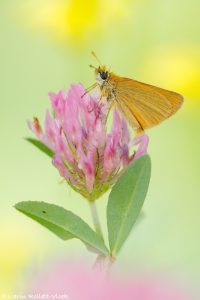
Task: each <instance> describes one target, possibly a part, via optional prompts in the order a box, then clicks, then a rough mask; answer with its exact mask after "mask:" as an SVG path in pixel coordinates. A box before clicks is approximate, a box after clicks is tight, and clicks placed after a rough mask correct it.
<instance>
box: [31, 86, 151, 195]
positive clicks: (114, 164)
mask: <svg viewBox="0 0 200 300" xmlns="http://www.w3.org/2000/svg"><path fill="white" fill-rule="evenodd" d="M84 93H85V89H84V87H83V86H82V85H81V84H76V85H72V86H71V88H70V90H69V92H68V93H66V92H65V91H60V92H59V93H58V94H54V93H50V98H51V104H52V108H53V116H54V117H52V116H51V115H50V113H49V112H48V111H47V112H46V118H45V130H44V131H43V129H42V128H41V125H40V123H39V121H38V119H37V118H34V120H33V122H29V127H30V128H31V129H32V131H33V132H34V133H35V135H36V137H37V138H38V140H40V141H41V142H42V143H44V144H45V145H46V146H47V147H48V148H50V149H51V150H52V151H53V152H54V156H53V164H54V166H55V167H56V168H57V169H58V170H59V172H60V175H61V176H62V177H64V178H65V179H66V181H67V182H68V183H69V184H70V186H71V187H72V188H73V189H74V190H76V191H78V192H79V193H81V194H82V195H83V196H84V197H85V198H87V199H88V200H90V201H93V200H95V199H97V198H98V197H100V196H101V195H102V194H103V193H104V192H106V191H107V190H108V189H109V188H110V187H111V186H112V185H113V184H114V183H115V182H116V180H117V178H118V177H119V176H120V174H121V173H122V172H123V171H124V170H125V168H126V167H127V166H128V165H129V163H130V162H131V161H133V160H134V159H135V158H138V157H139V156H141V155H143V154H145V153H146V151H147V145H148V137H147V136H146V135H143V136H140V137H136V138H132V139H131V138H130V132H129V130H128V127H127V123H126V121H125V120H124V119H123V118H122V117H121V116H120V115H119V113H118V112H117V111H116V110H114V113H113V120H112V128H111V130H110V131H108V129H107V127H106V120H107V113H108V105H107V104H106V103H103V102H101V101H99V95H96V96H95V95H90V94H86V95H85V96H84V97H82V95H83V94H84ZM135 145H139V147H138V150H137V151H136V152H133V151H132V153H130V152H131V151H130V150H131V148H132V147H133V146H135Z"/></svg>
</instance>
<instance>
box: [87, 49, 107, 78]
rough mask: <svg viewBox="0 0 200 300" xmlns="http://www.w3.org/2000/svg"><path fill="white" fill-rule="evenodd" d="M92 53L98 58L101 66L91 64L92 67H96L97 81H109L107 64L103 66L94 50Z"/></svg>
mask: <svg viewBox="0 0 200 300" xmlns="http://www.w3.org/2000/svg"><path fill="white" fill-rule="evenodd" d="M92 55H93V56H94V57H95V58H96V60H97V61H98V63H99V67H94V66H93V65H90V67H91V68H94V69H95V77H96V80H97V81H100V83H103V82H104V81H107V80H108V78H109V71H108V70H107V68H106V66H103V65H102V64H101V62H100V60H99V59H98V57H97V56H96V54H95V53H94V52H92Z"/></svg>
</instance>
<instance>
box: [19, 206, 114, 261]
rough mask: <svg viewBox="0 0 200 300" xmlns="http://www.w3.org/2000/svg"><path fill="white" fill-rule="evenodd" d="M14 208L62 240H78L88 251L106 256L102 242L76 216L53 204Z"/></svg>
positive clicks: (106, 251)
mask: <svg viewBox="0 0 200 300" xmlns="http://www.w3.org/2000/svg"><path fill="white" fill-rule="evenodd" d="M15 208H16V209H17V210H19V211H20V212H22V213H23V214H25V215H26V216H28V217H30V218H31V219H33V220H35V221H37V222H38V223H40V224H41V225H43V226H44V227H46V228H47V229H49V230H50V231H52V232H53V233H54V234H56V235H57V236H58V237H60V238H61V239H63V240H68V239H71V238H77V239H80V240H81V241H82V242H83V243H84V244H85V245H86V246H87V248H88V249H90V250H91V249H92V250H93V251H94V252H97V253H99V254H101V255H107V254H108V252H109V251H108V249H107V248H106V246H105V245H104V242H103V240H102V239H101V238H100V237H99V236H98V235H97V234H96V233H95V232H94V231H93V230H92V229H91V228H90V227H89V226H88V225H87V224H86V223H85V222H84V221H83V220H82V219H81V218H80V217H78V216H77V215H75V214H73V213H72V212H70V211H68V210H66V209H64V208H62V207H59V206H57V205H54V204H49V203H45V202H37V201H25V202H19V203H17V204H16V205H15Z"/></svg>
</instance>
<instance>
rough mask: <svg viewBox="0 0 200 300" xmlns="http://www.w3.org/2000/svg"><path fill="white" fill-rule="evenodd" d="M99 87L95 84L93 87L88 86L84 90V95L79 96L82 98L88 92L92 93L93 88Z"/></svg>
mask: <svg viewBox="0 0 200 300" xmlns="http://www.w3.org/2000/svg"><path fill="white" fill-rule="evenodd" d="M97 86H99V84H98V83H97V82H96V83H94V84H93V85H91V86H89V87H88V88H87V89H86V90H85V93H84V94H83V95H82V96H81V98H83V97H84V96H85V95H86V94H88V93H89V92H90V91H92V90H93V89H94V88H95V87H97Z"/></svg>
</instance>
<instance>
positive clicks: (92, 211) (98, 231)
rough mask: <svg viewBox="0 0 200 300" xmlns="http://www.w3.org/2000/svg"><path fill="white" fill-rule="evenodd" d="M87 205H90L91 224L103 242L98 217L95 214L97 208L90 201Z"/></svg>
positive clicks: (94, 203) (96, 213)
mask: <svg viewBox="0 0 200 300" xmlns="http://www.w3.org/2000/svg"><path fill="white" fill-rule="evenodd" d="M89 204H90V210H91V215H92V221H93V224H94V228H95V231H96V233H97V234H98V235H99V236H100V237H101V238H102V240H104V238H103V232H102V230H101V225H100V221H99V216H98V212H97V208H96V202H95V201H90V202H89Z"/></svg>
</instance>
